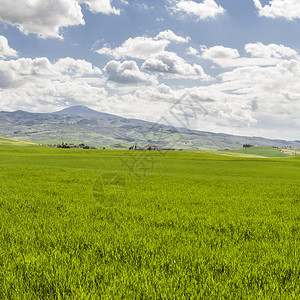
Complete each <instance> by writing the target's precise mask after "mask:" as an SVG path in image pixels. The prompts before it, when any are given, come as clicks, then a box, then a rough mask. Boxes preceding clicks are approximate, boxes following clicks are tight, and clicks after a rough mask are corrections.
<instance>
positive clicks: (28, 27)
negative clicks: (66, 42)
mask: <svg viewBox="0 0 300 300" xmlns="http://www.w3.org/2000/svg"><path fill="white" fill-rule="evenodd" d="M53 4H54V3H53V1H51V0H35V1H30V0H25V1H24V0H15V1H10V0H1V1H0V21H1V22H4V23H7V24H9V25H12V26H16V27H18V28H19V30H21V31H22V32H23V33H25V34H28V33H36V34H37V35H38V36H40V37H43V38H45V37H56V38H62V36H61V35H60V29H61V28H62V27H68V26H74V25H83V24H84V20H83V15H82V12H81V7H80V5H79V4H78V2H77V1H75V0H56V1H55V5H53Z"/></svg>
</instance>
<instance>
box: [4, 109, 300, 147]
mask: <svg viewBox="0 0 300 300" xmlns="http://www.w3.org/2000/svg"><path fill="white" fill-rule="evenodd" d="M91 116H92V117H91ZM0 124H1V126H0V136H3V137H5V138H10V139H16V140H22V141H29V142H38V143H40V142H41V143H48V144H56V143H61V142H62V141H64V142H69V143H76V144H78V143H88V144H89V145H91V146H96V147H108V148H128V147H129V146H131V145H134V144H137V145H148V144H151V145H156V146H159V147H165V148H177V149H179V148H181V149H236V148H240V147H241V145H243V144H245V143H250V144H253V145H256V146H267V147H280V148H281V147H287V146H290V147H292V148H300V142H299V141H294V142H288V141H283V140H270V139H264V138H260V137H243V136H234V135H229V134H223V133H212V132H204V131H196V130H189V129H183V128H175V127H171V126H165V125H161V124H155V123H150V122H146V121H142V120H132V119H125V118H122V117H118V116H115V115H109V114H102V113H99V112H96V111H93V110H90V109H88V108H86V107H84V106H81V107H75V108H74V107H71V108H68V109H65V110H62V111H60V112H56V113H52V114H51V113H49V114H45V113H29V112H25V111H20V110H19V111H15V112H4V111H2V112H0Z"/></svg>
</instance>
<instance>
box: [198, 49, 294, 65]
mask: <svg viewBox="0 0 300 300" xmlns="http://www.w3.org/2000/svg"><path fill="white" fill-rule="evenodd" d="M201 50H202V58H204V59H208V60H211V61H212V62H213V63H215V64H217V65H219V66H221V67H223V68H228V67H240V66H268V65H276V64H277V63H279V62H280V61H281V59H282V58H288V57H296V56H297V52H296V51H295V50H294V49H291V48H289V47H285V46H283V45H276V44H269V45H264V44H262V43H253V44H246V45H245V51H246V53H248V54H250V55H251V57H241V56H240V54H239V52H238V50H237V49H233V48H226V47H224V46H214V47H211V48H206V47H204V46H202V48H201Z"/></svg>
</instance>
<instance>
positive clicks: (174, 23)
mask: <svg viewBox="0 0 300 300" xmlns="http://www.w3.org/2000/svg"><path fill="white" fill-rule="evenodd" d="M73 105H85V106H88V107H90V108H92V109H96V110H98V111H101V112H105V113H112V114H116V115H120V116H123V117H127V118H136V119H143V120H147V121H151V122H158V123H163V124H168V125H171V126H175V127H186V128H190V129H196V130H200V131H211V132H220V133H221V132H222V133H228V134H236V135H245V136H261V137H267V138H275V139H277V138H278V139H287V140H300V118H299V116H300V1H299V0H271V1H267V0H243V1H241V0H14V1H11V0H0V110H3V111H15V110H25V111H30V112H53V111H57V110H60V109H63V108H66V107H69V106H73ZM0 126H1V125H0Z"/></svg>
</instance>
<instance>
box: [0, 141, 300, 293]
mask: <svg viewBox="0 0 300 300" xmlns="http://www.w3.org/2000/svg"><path fill="white" fill-rule="evenodd" d="M0 168H1V172H0V216H1V218H0V299H299V298H298V297H299V294H300V263H299V257H300V195H299V188H300V160H299V158H282V159H280V158H277V159H272V158H268V159H263V158H243V157H229V156H218V155H212V154H199V153H184V152H182V153H179V152H176V153H175V152H174V153H171V152H170V153H167V154H164V155H162V154H161V153H150V152H129V151H98V150H86V151H85V150H78V149H73V150H71V149H47V148H38V147H20V146H18V147H15V146H13V145H2V146H1V145H0Z"/></svg>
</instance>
